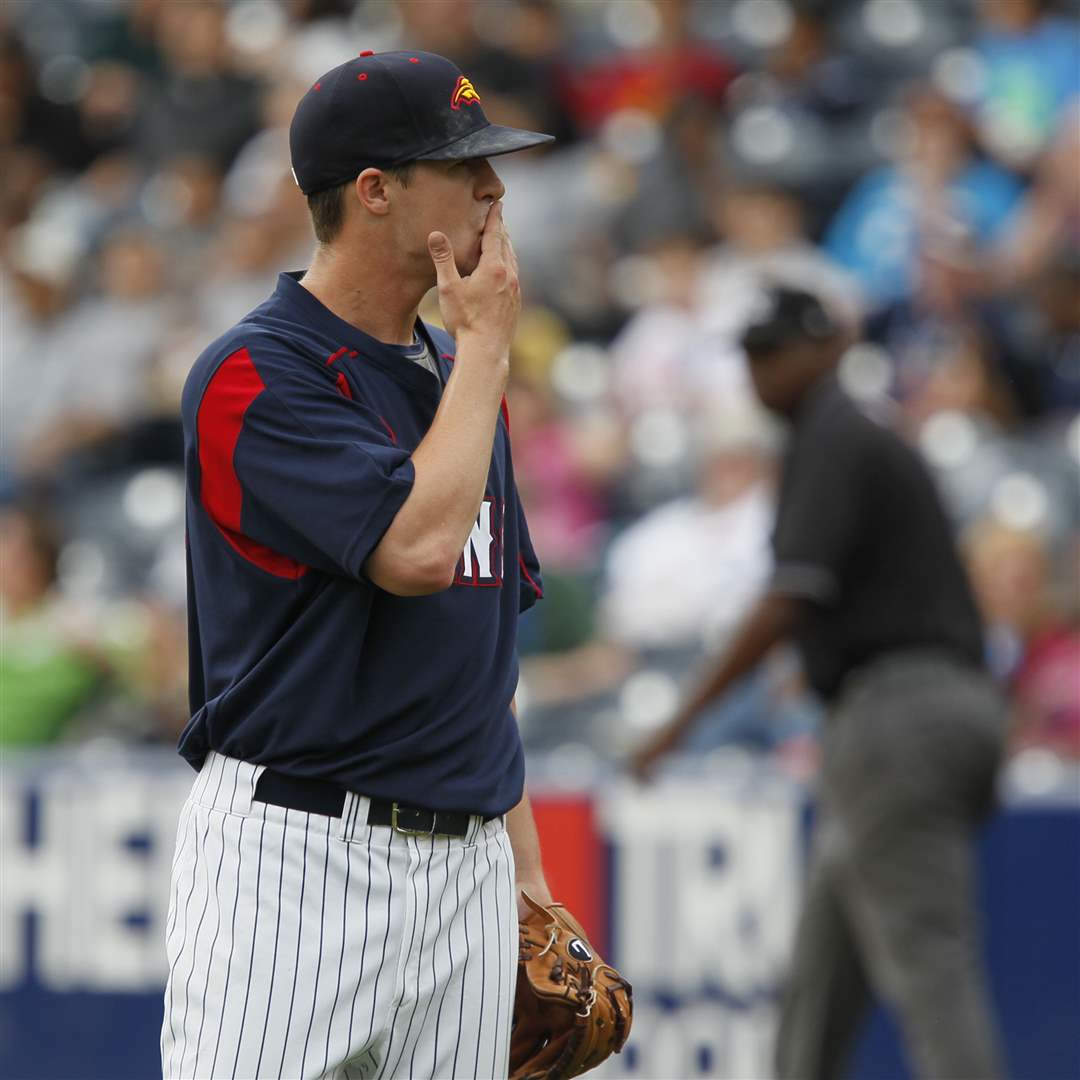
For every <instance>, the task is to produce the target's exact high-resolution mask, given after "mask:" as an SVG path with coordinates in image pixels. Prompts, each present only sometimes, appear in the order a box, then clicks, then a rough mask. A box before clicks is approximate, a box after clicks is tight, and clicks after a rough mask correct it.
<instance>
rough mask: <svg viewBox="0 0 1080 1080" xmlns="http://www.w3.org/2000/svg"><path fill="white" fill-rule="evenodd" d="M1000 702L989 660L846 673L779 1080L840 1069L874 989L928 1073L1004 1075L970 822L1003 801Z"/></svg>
mask: <svg viewBox="0 0 1080 1080" xmlns="http://www.w3.org/2000/svg"><path fill="white" fill-rule="evenodd" d="M1004 729H1005V713H1004V706H1003V703H1002V701H1001V699H1000V697H999V695H998V694H997V692H996V690H995V688H994V687H993V685H992V684H991V683H990V681H989V680H988V679H987V678H986V677H985V676H983V675H982V674H980V673H978V672H975V671H973V670H971V669H968V668H965V667H963V666H961V665H959V664H957V663H955V662H953V661H951V660H950V659H947V658H945V657H941V656H935V655H932V654H925V653H923V654H920V653H896V654H890V655H889V656H887V657H884V658H882V659H881V660H878V661H875V662H873V663H872V664H870V665H868V666H867V667H866V668H863V669H861V670H860V671H859V672H858V673H856V674H855V675H854V676H853V677H852V678H851V679H849V682H848V684H847V685H846V686H845V688H844V692H843V693H842V695H841V697H840V700H839V701H838V703H837V705H836V707H835V708H834V710H833V711H832V714H831V716H830V718H829V724H828V727H827V730H826V733H825V757H824V765H823V773H822V789H821V800H820V801H821V806H820V814H821V817H820V821H819V824H818V828H817V833H816V837H815V842H814V849H813V854H812V856H811V865H810V872H809V880H808V884H807V895H806V900H805V907H804V909H803V913H802V918H801V921H800V924H799V929H798V932H797V936H796V942H795V952H794V957H793V962H792V969H791V973H790V980H789V985H788V986H787V989H786V993H785V997H784V1002H783V1006H782V1010H781V1020H780V1031H779V1036H778V1043H777V1073H778V1076H779V1077H780V1078H781V1080H825V1078H833V1077H839V1076H842V1075H843V1073H844V1068H845V1065H846V1062H847V1058H848V1056H849V1052H850V1050H851V1048H852V1043H853V1040H854V1036H855V1034H856V1032H857V1031H858V1028H859V1026H860V1021H861V1020H862V1018H863V1016H864V1015H865V1011H866V1006H867V1003H868V1000H869V996H870V992H871V990H873V991H874V992H875V993H876V994H877V996H878V997H879V998H880V999H881V1000H882V1002H883V1003H884V1004H885V1005H886V1007H888V1008H889V1009H890V1011H891V1012H892V1013H893V1015H894V1017H895V1018H896V1020H897V1021H898V1023H899V1025H900V1028H901V1030H902V1032H903V1035H904V1040H905V1043H906V1046H907V1050H908V1053H909V1055H910V1058H911V1062H912V1065H913V1066H914V1068H915V1071H916V1072H917V1073H918V1075H919V1076H921V1077H923V1078H924V1080H987V1078H995V1077H999V1076H1000V1075H1001V1074H1002V1066H1001V1059H1000V1055H999V1051H998V1045H997V1039H996V1035H995V1030H994V1024H993V1021H992V1019H991V1015H990V1008H989V1004H988V1001H987V995H986V992H985V989H984V979H983V974H982V964H981V959H980V948H979V933H978V922H977V919H976V913H975V900H974V895H973V892H974V881H973V866H972V850H971V848H972V833H973V830H974V827H975V826H976V825H977V824H978V822H979V821H981V820H982V818H983V817H984V816H985V815H986V813H987V812H988V811H989V809H990V808H991V806H992V804H993V791H994V785H995V777H996V774H997V769H998V765H999V763H1000V760H1001V754H1002V746H1003V741H1004Z"/></svg>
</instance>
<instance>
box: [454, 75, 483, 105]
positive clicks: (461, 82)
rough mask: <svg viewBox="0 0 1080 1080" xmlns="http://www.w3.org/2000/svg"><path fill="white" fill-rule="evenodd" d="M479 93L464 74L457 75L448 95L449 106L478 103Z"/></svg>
mask: <svg viewBox="0 0 1080 1080" xmlns="http://www.w3.org/2000/svg"><path fill="white" fill-rule="evenodd" d="M479 104H480V95H479V94H478V93H477V92H476V88H475V87H474V86H473V84H472V83H471V82H470V81H469V79H468V78H467V77H466V76H465V75H459V76H458V81H457V82H456V83H455V84H454V92H453V93H452V94H451V95H450V108H451V109H460V108H461V106H462V105H479Z"/></svg>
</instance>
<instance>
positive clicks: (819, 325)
mask: <svg viewBox="0 0 1080 1080" xmlns="http://www.w3.org/2000/svg"><path fill="white" fill-rule="evenodd" d="M839 329H840V327H839V325H838V324H837V322H836V320H835V319H834V318H833V317H832V316H831V315H830V314H829V312H828V311H827V310H826V309H825V305H824V304H822V302H821V301H820V300H819V299H818V298H817V297H816V296H814V295H813V293H809V292H806V291H804V290H802V289H795V288H792V287H790V286H787V285H771V286H767V287H765V288H764V289H763V290H762V293H761V298H760V303H759V304H758V305H757V306H756V308H755V310H754V312H753V314H752V315H751V318H750V322H749V323H748V325H747V326H746V327H745V329H744V330H743V333H742V347H743V349H744V350H745V351H746V352H748V353H760V352H769V351H770V350H771V349H776V348H779V346H781V345H783V344H784V343H785V342H787V341H790V340H792V339H793V338H798V339H802V340H805V341H827V340H828V339H829V338H831V337H833V336H834V335H835V334H836V333H837V332H838V331H839Z"/></svg>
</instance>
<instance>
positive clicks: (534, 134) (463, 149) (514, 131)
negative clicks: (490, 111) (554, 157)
mask: <svg viewBox="0 0 1080 1080" xmlns="http://www.w3.org/2000/svg"><path fill="white" fill-rule="evenodd" d="M554 141H555V136H554V135H544V134H542V133H541V132H539V131H525V130H523V129H522V128H512V127H504V126H503V125H502V124H488V126H487V127H485V128H481V129H480V130H479V131H473V132H470V133H469V134H468V135H465V136H463V137H462V138H460V139H455V140H454V141H453V142H452V143H448V144H447V145H446V146H440V147H439V148H438V149H437V150H429V151H428V152H427V153H426V154H419V155H418V156H417V157H416V158H415V159H414V160H417V161H464V160H466V159H468V158H480V157H498V156H499V155H500V154H512V153H513V152H514V151H515V150H528V149H529V147H530V146H541V145H543V144H544V143H549V142H554Z"/></svg>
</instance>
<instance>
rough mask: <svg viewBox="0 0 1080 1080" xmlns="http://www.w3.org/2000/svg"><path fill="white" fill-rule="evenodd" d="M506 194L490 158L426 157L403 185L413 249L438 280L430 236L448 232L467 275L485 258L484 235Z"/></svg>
mask: <svg viewBox="0 0 1080 1080" xmlns="http://www.w3.org/2000/svg"><path fill="white" fill-rule="evenodd" d="M505 193H506V188H505V187H503V183H502V181H501V180H500V179H499V177H498V174H497V173H496V172H495V170H494V169H493V168H492V167H491V164H490V163H489V162H488V160H487V158H471V159H470V160H468V161H420V162H417V164H416V168H415V171H414V173H413V177H412V179H411V180H410V182H409V184H408V186H407V187H406V188H404V189H403V191H402V194H403V195H404V196H405V199H404V203H405V208H406V210H407V215H406V216H405V218H404V220H405V222H406V228H407V231H408V236H407V238H406V239H405V243H406V245H407V248H408V250H409V252H410V253H411V254H413V255H414V256H415V257H416V258H417V259H418V260H424V262H425V265H426V266H427V267H428V269H430V271H431V279H432V282H433V283H434V280H435V270H434V266H433V265H432V263H431V256H430V255H429V254H428V250H427V238H428V234H429V233H431V232H432V231H434V230H436V229H437V230H438V231H440V232H443V233H445V234H446V235H447V236H448V237H449V238H450V244H451V246H452V247H453V249H454V258H455V260H456V262H457V267H458V271H459V273H461V274H471V273H472V272H473V270H475V269H476V264H477V262H478V261H479V259H480V234H481V232H483V229H484V222H485V221H486V220H487V213H488V209H489V207H490V206H491V204H492V203H493V202H496V201H497V200H499V199H501V198H502V197H503V195H504V194H505Z"/></svg>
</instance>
